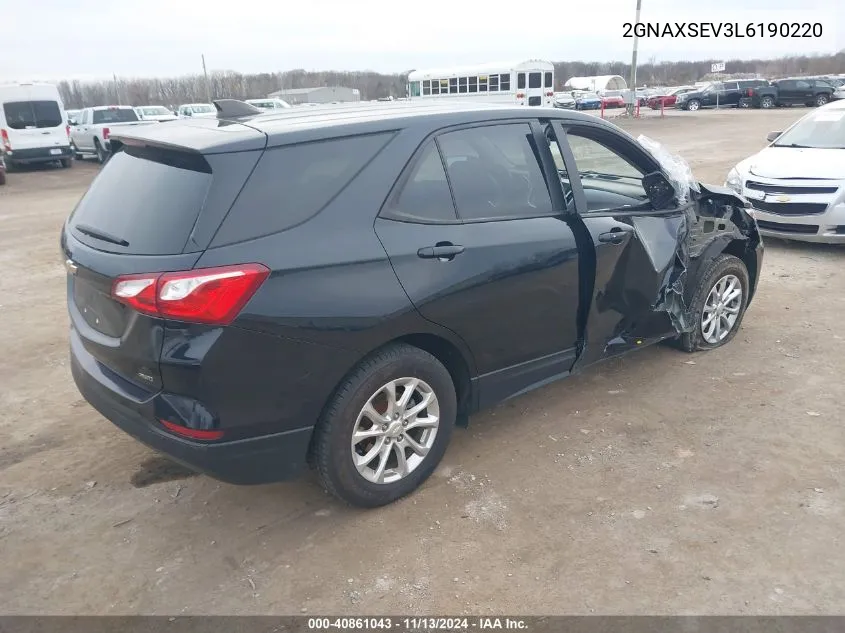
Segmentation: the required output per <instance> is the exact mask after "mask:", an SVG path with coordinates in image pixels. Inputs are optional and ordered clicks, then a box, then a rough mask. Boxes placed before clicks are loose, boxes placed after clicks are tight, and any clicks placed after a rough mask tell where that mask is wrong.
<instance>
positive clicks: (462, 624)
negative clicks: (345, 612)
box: [308, 617, 529, 633]
mask: <svg viewBox="0 0 845 633" xmlns="http://www.w3.org/2000/svg"><path fill="white" fill-rule="evenodd" d="M473 629H475V630H481V631H485V630H491V631H495V630H511V631H526V632H527V631H528V630H529V627H528V624H527V623H526V621H525V620H523V619H521V618H508V617H500V618H497V617H474V618H466V617H394V618H382V617H343V618H332V617H314V618H308V630H310V631H332V630H334V631H390V630H392V631H401V632H402V633H414V632H422V631H471V630H473Z"/></svg>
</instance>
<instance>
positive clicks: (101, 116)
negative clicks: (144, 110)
mask: <svg viewBox="0 0 845 633" xmlns="http://www.w3.org/2000/svg"><path fill="white" fill-rule="evenodd" d="M137 120H138V115H137V114H135V110H133V109H132V108H115V109H114V110H111V109H110V110H94V125H97V124H98V123H129V122H130V121H137Z"/></svg>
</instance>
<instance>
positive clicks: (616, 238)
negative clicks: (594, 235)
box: [599, 229, 628, 244]
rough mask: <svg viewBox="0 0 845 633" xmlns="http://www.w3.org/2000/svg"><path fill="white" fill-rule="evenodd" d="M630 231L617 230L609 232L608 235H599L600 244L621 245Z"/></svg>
mask: <svg viewBox="0 0 845 633" xmlns="http://www.w3.org/2000/svg"><path fill="white" fill-rule="evenodd" d="M627 232H628V231H623V230H622V229H616V230H614V231H607V232H606V233H599V242H602V243H604V244H621V243H622V242H623V241H624V240H625V234H626V233H627Z"/></svg>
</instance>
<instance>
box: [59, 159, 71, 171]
mask: <svg viewBox="0 0 845 633" xmlns="http://www.w3.org/2000/svg"><path fill="white" fill-rule="evenodd" d="M61 162H62V167H64V168H65V169H67V168H69V167H73V160H71V159H70V158H63V159H62V161H61Z"/></svg>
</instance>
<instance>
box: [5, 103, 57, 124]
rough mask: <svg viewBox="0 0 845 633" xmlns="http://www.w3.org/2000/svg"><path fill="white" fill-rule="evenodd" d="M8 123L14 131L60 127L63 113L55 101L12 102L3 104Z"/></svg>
mask: <svg viewBox="0 0 845 633" xmlns="http://www.w3.org/2000/svg"><path fill="white" fill-rule="evenodd" d="M3 113H4V114H5V115H6V123H7V124H8V126H9V127H10V128H12V129H13V130H25V129H26V128H45V127H59V126H60V125H61V124H62V113H61V111H60V110H59V104H58V103H56V102H55V101H10V102H7V103H4V104H3Z"/></svg>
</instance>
